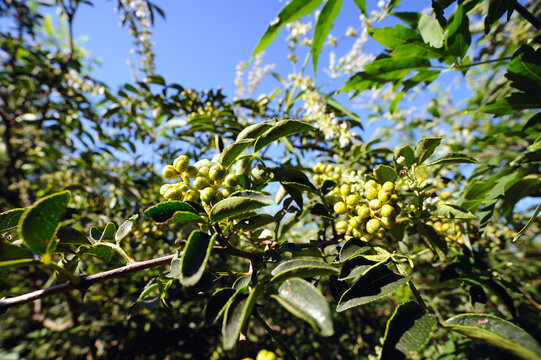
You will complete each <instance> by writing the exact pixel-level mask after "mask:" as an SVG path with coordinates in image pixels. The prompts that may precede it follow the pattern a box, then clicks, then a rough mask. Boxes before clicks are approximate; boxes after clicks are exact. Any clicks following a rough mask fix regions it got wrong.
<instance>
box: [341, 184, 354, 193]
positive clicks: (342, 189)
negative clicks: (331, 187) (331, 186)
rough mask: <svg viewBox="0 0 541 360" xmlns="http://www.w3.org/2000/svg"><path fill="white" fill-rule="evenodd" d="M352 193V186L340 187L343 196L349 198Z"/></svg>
mask: <svg viewBox="0 0 541 360" xmlns="http://www.w3.org/2000/svg"><path fill="white" fill-rule="evenodd" d="M350 193H351V186H349V184H344V185H342V186H340V194H342V196H348V195H349V194H350Z"/></svg>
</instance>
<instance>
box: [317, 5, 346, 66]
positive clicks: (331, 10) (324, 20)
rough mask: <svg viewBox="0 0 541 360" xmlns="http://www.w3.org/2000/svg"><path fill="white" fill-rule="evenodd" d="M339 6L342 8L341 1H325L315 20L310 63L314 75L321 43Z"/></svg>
mask: <svg viewBox="0 0 541 360" xmlns="http://www.w3.org/2000/svg"><path fill="white" fill-rule="evenodd" d="M340 6H342V0H327V2H326V3H325V5H324V6H323V9H321V13H320V14H319V16H318V18H317V23H316V27H315V29H314V38H313V39H312V48H311V50H310V51H311V53H312V61H313V64H314V74H316V72H317V60H318V59H319V54H320V52H321V48H322V47H323V43H324V42H325V39H326V38H327V34H328V33H329V30H331V27H332V23H333V22H334V19H336V15H338V12H339V11H340Z"/></svg>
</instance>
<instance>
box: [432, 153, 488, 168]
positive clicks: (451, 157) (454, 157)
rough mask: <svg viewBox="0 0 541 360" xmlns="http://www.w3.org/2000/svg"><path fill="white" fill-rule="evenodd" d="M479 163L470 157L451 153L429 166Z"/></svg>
mask: <svg viewBox="0 0 541 360" xmlns="http://www.w3.org/2000/svg"><path fill="white" fill-rule="evenodd" d="M477 163H478V161H477V160H476V159H475V158H473V157H472V156H470V155H466V154H463V153H450V154H447V155H444V156H442V157H440V158H437V159H436V160H434V161H433V162H431V163H430V164H427V165H428V166H432V165H443V164H477Z"/></svg>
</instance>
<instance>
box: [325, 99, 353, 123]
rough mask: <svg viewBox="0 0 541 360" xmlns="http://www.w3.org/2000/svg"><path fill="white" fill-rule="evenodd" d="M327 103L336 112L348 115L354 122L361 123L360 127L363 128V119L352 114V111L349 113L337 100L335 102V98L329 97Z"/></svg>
mask: <svg viewBox="0 0 541 360" xmlns="http://www.w3.org/2000/svg"><path fill="white" fill-rule="evenodd" d="M325 101H326V102H327V105H329V106H330V107H332V108H334V109H335V110H338V111H339V112H340V113H342V114H344V115H347V116H349V117H350V118H351V119H352V120H355V121H356V122H358V123H359V126H360V127H361V129H362V125H361V119H360V118H359V117H358V116H357V115H355V114H354V113H352V112H351V111H349V110H348V109H346V108H345V107H343V106H342V105H341V104H340V103H338V102H337V101H336V100H334V99H333V98H331V97H330V96H327V97H326V98H325Z"/></svg>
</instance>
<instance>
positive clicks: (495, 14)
mask: <svg viewBox="0 0 541 360" xmlns="http://www.w3.org/2000/svg"><path fill="white" fill-rule="evenodd" d="M512 1H514V0H488V1H487V2H486V3H487V6H488V12H487V16H486V17H485V34H488V33H489V32H490V28H491V27H492V25H493V24H494V23H495V22H496V21H498V20H499V19H500V18H501V17H502V15H503V14H505V12H506V11H508V9H509V6H510V3H511V2H512Z"/></svg>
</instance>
